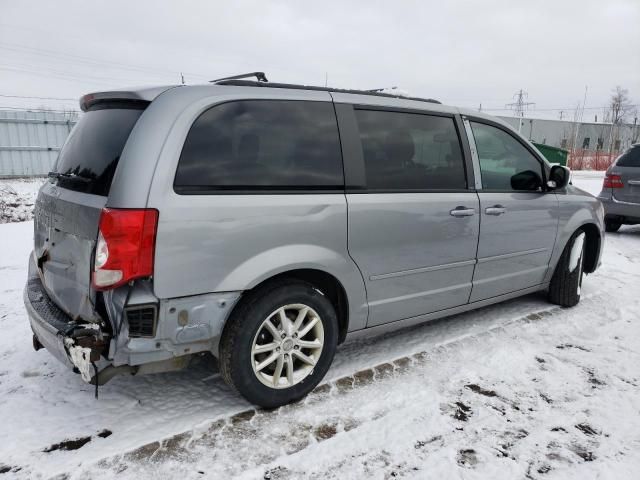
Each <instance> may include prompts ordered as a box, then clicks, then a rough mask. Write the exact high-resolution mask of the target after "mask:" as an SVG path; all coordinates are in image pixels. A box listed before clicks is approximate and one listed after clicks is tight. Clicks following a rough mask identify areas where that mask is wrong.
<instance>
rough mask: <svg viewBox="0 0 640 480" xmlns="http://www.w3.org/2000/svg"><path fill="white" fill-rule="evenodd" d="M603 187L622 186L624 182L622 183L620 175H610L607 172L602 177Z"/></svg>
mask: <svg viewBox="0 0 640 480" xmlns="http://www.w3.org/2000/svg"><path fill="white" fill-rule="evenodd" d="M602 187H603V188H624V183H622V177H621V176H620V175H611V174H610V173H607V175H606V177H604V183H603V184H602Z"/></svg>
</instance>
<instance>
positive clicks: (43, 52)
mask: <svg viewBox="0 0 640 480" xmlns="http://www.w3.org/2000/svg"><path fill="white" fill-rule="evenodd" d="M0 48H1V49H4V50H9V51H13V52H16V53H28V54H30V55H38V56H43V57H47V58H50V57H52V56H53V57H57V58H59V59H63V60H64V61H66V62H70V63H75V64H76V65H88V66H102V65H107V66H110V67H112V68H118V69H120V70H129V71H134V72H140V73H152V74H156V75H158V74H162V75H175V74H176V70H170V69H167V68H156V67H144V66H140V65H131V64H128V63H122V62H114V61H109V60H99V59H96V58H93V57H86V56H82V55H75V54H70V53H66V52H60V51H57V50H48V49H43V48H35V47H28V46H24V45H18V44H14V43H3V42H0ZM184 73H185V74H187V75H189V76H191V77H200V78H202V79H209V76H207V75H202V74H198V73H193V72H184Z"/></svg>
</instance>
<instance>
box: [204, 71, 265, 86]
mask: <svg viewBox="0 0 640 480" xmlns="http://www.w3.org/2000/svg"><path fill="white" fill-rule="evenodd" d="M251 77H256V78H257V79H258V81H259V82H268V81H269V80H267V76H266V75H265V74H264V72H251V73H241V74H240V75H233V76H232V77H223V78H217V79H215V80H210V83H218V82H222V81H223V80H241V79H243V78H251Z"/></svg>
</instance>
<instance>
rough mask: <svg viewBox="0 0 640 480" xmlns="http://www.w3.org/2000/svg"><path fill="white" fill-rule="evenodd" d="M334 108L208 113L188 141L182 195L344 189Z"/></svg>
mask: <svg viewBox="0 0 640 480" xmlns="http://www.w3.org/2000/svg"><path fill="white" fill-rule="evenodd" d="M343 183H344V181H343V174H342V154H341V150H340V140H339V137H338V126H337V122H336V116H335V112H334V110H333V105H332V104H331V103H327V102H305V101H275V100H247V101H239V102H231V103H225V104H222V105H218V106H215V107H213V108H211V109H209V110H207V111H206V112H204V113H203V114H202V115H200V117H198V119H197V120H196V121H195V122H194V124H193V126H192V127H191V130H190V131H189V134H188V135H187V139H186V140H185V144H184V147H183V149H182V154H181V156H180V162H179V165H178V170H177V172H176V177H175V182H174V185H175V188H176V191H198V190H207V189H223V190H224V189H243V188H248V189H256V188H258V189H287V190H288V189H334V188H342V187H343Z"/></svg>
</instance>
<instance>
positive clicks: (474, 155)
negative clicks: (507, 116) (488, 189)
mask: <svg viewBox="0 0 640 480" xmlns="http://www.w3.org/2000/svg"><path fill="white" fill-rule="evenodd" d="M462 123H463V124H464V131H465V132H466V133H467V140H469V148H470V149H471V161H472V163H473V178H474V180H475V187H476V190H482V177H481V176H480V160H479V159H478V150H477V148H476V139H475V137H474V136H473V130H471V124H470V123H469V119H468V118H467V117H462Z"/></svg>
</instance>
